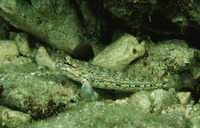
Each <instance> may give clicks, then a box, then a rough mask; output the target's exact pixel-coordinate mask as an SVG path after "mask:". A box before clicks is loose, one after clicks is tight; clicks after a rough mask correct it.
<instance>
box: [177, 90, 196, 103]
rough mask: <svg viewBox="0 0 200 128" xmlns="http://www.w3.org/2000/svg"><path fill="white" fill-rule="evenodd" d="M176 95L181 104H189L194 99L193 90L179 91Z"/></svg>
mask: <svg viewBox="0 0 200 128" xmlns="http://www.w3.org/2000/svg"><path fill="white" fill-rule="evenodd" d="M176 95H177V97H178V99H179V101H180V103H181V104H188V103H189V102H190V101H192V94H191V92H178V93H177V94H176Z"/></svg>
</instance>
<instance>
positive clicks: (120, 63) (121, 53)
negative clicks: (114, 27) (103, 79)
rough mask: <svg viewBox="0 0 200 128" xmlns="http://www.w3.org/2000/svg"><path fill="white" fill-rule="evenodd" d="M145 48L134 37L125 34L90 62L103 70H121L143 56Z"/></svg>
mask: <svg viewBox="0 0 200 128" xmlns="http://www.w3.org/2000/svg"><path fill="white" fill-rule="evenodd" d="M144 53H145V48H144V46H143V45H142V44H139V43H138V41H137V39H136V38H135V37H134V36H131V35H129V34H125V35H124V36H122V37H120V38H119V39H118V40H116V41H115V42H113V43H112V44H111V45H109V46H107V47H106V48H105V49H104V50H103V51H102V52H100V53H99V54H98V55H97V56H96V57H95V58H94V59H93V61H92V64H94V65H98V66H101V67H104V68H108V69H113V70H121V69H123V68H124V67H126V66H127V65H128V64H129V63H130V62H132V61H133V60H135V59H137V58H139V57H141V56H143V55H144Z"/></svg>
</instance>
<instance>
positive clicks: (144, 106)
mask: <svg viewBox="0 0 200 128" xmlns="http://www.w3.org/2000/svg"><path fill="white" fill-rule="evenodd" d="M128 102H129V103H130V105H131V107H133V108H134V109H135V110H137V111H139V112H142V113H150V112H151V111H152V107H153V106H152V103H153V99H152V98H151V95H150V93H149V92H145V91H141V92H137V93H135V94H134V95H133V96H131V97H130V99H129V101H128Z"/></svg>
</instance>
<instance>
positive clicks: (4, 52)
mask: <svg viewBox="0 0 200 128" xmlns="http://www.w3.org/2000/svg"><path fill="white" fill-rule="evenodd" d="M18 56H19V51H18V47H17V45H16V42H15V41H9V40H4V41H0V59H11V58H14V57H18Z"/></svg>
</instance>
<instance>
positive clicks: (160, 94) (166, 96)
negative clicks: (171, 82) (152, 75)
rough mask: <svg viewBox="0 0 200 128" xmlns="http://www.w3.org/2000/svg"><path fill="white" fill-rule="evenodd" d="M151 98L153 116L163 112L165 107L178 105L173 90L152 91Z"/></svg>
mask: <svg viewBox="0 0 200 128" xmlns="http://www.w3.org/2000/svg"><path fill="white" fill-rule="evenodd" d="M151 97H152V99H153V100H154V101H153V106H154V107H153V113H154V114H159V113H161V112H162V110H165V109H166V108H167V107H169V106H172V105H173V104H176V103H178V100H177V98H176V92H175V90H174V89H170V90H169V91H165V90H163V89H157V90H154V91H152V92H151Z"/></svg>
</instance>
